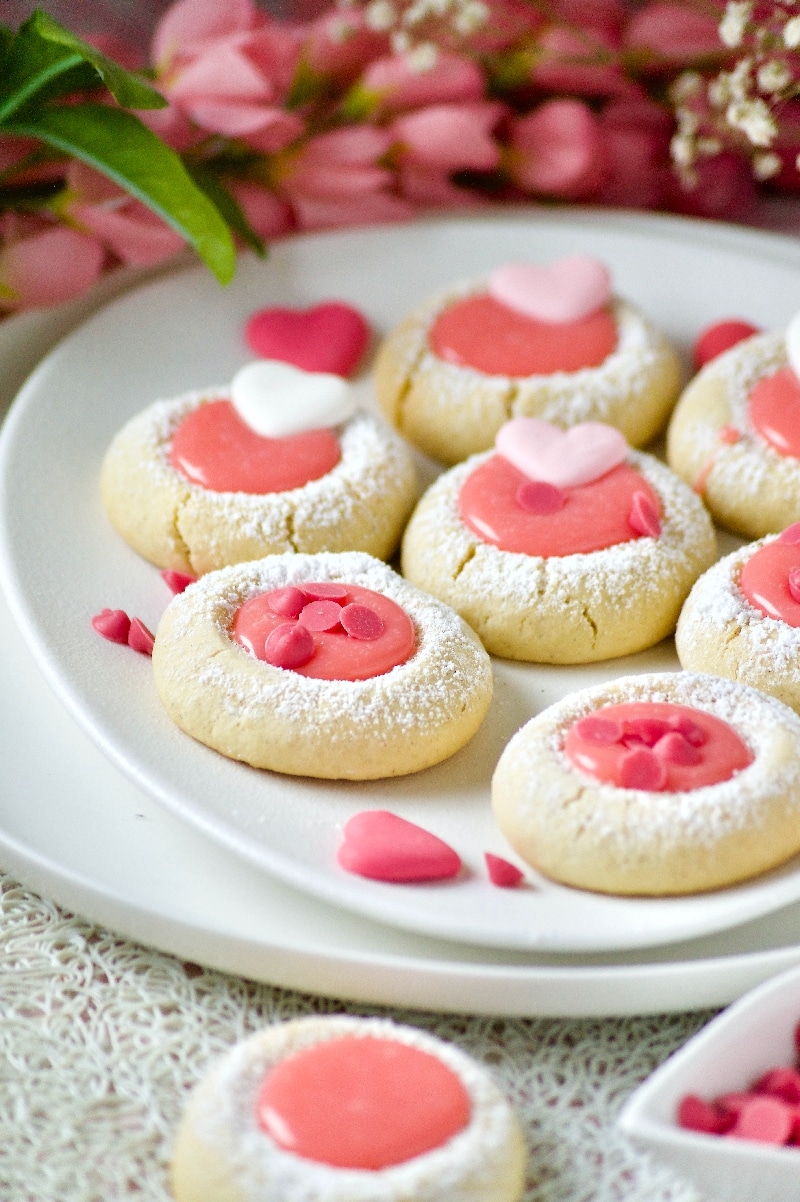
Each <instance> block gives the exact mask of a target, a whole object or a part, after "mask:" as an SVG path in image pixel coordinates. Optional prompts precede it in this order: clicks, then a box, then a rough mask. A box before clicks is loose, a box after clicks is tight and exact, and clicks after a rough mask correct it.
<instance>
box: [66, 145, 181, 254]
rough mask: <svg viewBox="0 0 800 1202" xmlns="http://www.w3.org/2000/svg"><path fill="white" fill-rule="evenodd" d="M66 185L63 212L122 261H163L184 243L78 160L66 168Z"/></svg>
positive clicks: (153, 214) (175, 252) (120, 190)
mask: <svg viewBox="0 0 800 1202" xmlns="http://www.w3.org/2000/svg"><path fill="white" fill-rule="evenodd" d="M67 188H68V192H67V199H66V200H65V201H62V202H61V209H62V212H63V213H64V215H65V216H66V217H68V219H69V220H70V221H71V222H72V224H73V225H75V226H77V227H78V228H79V229H81V230H83V231H85V232H88V233H91V234H93V235H94V236H95V238H96V239H98V240H99V241H100V242H102V244H103V245H104V246H105V247H106V248H107V249H108V250H110V251H111V252H112V253H113V254H114V255H115V256H116V258H118V259H119V260H121V262H123V263H130V264H131V265H133V266H136V267H145V266H150V265H152V264H155V263H161V262H163V261H164V260H165V259H169V258H171V257H172V256H173V255H174V254H177V252H178V251H179V250H181V248H182V247H183V246H184V241H183V239H182V238H181V236H180V234H178V233H176V232H175V230H173V229H172V228H171V227H170V226H168V225H166V224H165V222H164V221H162V220H161V218H160V217H157V216H156V214H155V213H153V212H151V210H150V209H148V208H146V207H145V205H143V204H142V203H141V202H140V201H138V200H134V199H132V197H130V196H129V195H128V194H127V193H126V192H123V191H122V189H121V188H118V187H117V185H116V184H113V183H111V181H110V180H108V179H106V177H105V176H103V175H100V174H99V173H98V172H96V171H93V170H92V169H91V168H90V167H86V166H84V164H82V163H80V162H78V161H77V160H76V161H73V162H72V163H71V164H70V167H69V170H68V171H67Z"/></svg>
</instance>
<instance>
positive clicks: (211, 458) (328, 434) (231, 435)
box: [170, 401, 341, 494]
mask: <svg viewBox="0 0 800 1202" xmlns="http://www.w3.org/2000/svg"><path fill="white" fill-rule="evenodd" d="M340 458H341V448H340V446H339V440H338V439H337V437H336V435H335V434H334V433H333V431H332V430H327V429H320V430H306V431H304V432H303V433H302V434H292V435H290V436H288V437H287V438H264V437H262V435H260V434H256V433H255V431H254V430H251V429H250V427H249V426H248V425H246V424H245V422H243V421H242V419H241V418H240V417H239V415H238V413H237V412H236V410H235V409H234V407H233V405H232V404H231V403H230V401H210V402H209V403H208V404H206V405H200V406H199V407H198V408H197V409H193V410H192V411H191V413H189V414H188V415H187V416H186V417H185V418H184V419H183V421H182V422H181V424H180V426H179V427H178V429H177V430H176V431H175V434H174V435H173V438H172V446H171V448H170V462H171V463H172V466H173V467H174V468H175V469H176V471H178V472H180V473H181V475H182V476H184V477H185V478H186V479H187V480H189V481H191V483H192V484H199V485H201V486H202V487H203V488H207V489H209V490H211V491H212V492H244V493H254V494H261V493H274V492H287V491H288V490H289V489H292V488H302V487H303V485H304V484H308V483H309V482H310V481H311V480H318V479H319V478H320V476H325V475H327V473H328V472H330V471H331V470H332V469H333V468H334V467H335V466H336V464H337V463H338V462H339V459H340Z"/></svg>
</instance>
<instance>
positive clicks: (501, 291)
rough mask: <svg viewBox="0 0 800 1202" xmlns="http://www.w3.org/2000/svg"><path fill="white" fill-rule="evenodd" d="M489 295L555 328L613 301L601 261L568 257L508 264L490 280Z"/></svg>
mask: <svg viewBox="0 0 800 1202" xmlns="http://www.w3.org/2000/svg"><path fill="white" fill-rule="evenodd" d="M489 294H490V295H491V296H493V297H494V299H495V300H497V301H500V303H501V304H502V305H506V306H507V307H508V308H509V309H514V310H515V311H516V312H517V313H523V314H524V315H525V316H526V317H532V318H533V319H534V320H536V321H546V322H550V323H551V324H554V325H561V324H563V323H566V322H572V321H580V320H581V318H582V317H588V316H589V314H590V313H596V312H597V310H598V309H601V308H602V307H603V305H606V304H608V302H609V300H610V299H611V276H610V274H609V271H608V268H607V267H606V266H605V264H604V263H601V262H600V260H599V259H593V258H591V257H590V256H589V255H569V256H568V257H567V258H565V259H559V260H558V261H557V262H556V263H549V264H547V265H545V266H541V265H539V264H537V263H508V264H506V265H505V266H504V267H498V269H497V270H496V271H493V272H492V274H491V276H490V277H489Z"/></svg>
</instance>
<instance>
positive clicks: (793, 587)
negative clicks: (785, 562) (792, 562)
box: [786, 568, 800, 602]
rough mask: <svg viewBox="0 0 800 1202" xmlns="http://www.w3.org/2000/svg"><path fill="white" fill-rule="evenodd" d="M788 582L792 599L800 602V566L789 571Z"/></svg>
mask: <svg viewBox="0 0 800 1202" xmlns="http://www.w3.org/2000/svg"><path fill="white" fill-rule="evenodd" d="M786 583H787V585H788V586H789V592H790V593H791V595H792V600H793V601H798V602H800V568H795V569H794V571H792V572H790V573H789V575H788V577H787V579H786Z"/></svg>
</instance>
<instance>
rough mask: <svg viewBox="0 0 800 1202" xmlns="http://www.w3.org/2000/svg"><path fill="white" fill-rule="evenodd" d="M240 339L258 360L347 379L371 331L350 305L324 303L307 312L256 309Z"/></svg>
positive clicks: (303, 310) (339, 302)
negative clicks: (276, 360) (276, 361)
mask: <svg viewBox="0 0 800 1202" xmlns="http://www.w3.org/2000/svg"><path fill="white" fill-rule="evenodd" d="M244 336H245V341H246V342H247V345H248V346H249V348H250V350H251V351H253V353H254V354H256V355H260V356H261V358H262V359H279V360H280V361H281V362H283V363H291V364H293V365H294V366H295V367H300V368H302V369H303V371H314V372H330V373H331V374H332V375H335V376H350V375H352V373H353V372H354V371H355V369H356V368H357V367H358V364H359V362H360V361H361V358H362V356H363V354H364V351H365V350H366V349H367V344H368V343H369V339H370V327H369V325H368V324H367V321H366V319H365V318H364V317H363V316H362V314H361V313H359V311H358V309H354V308H353V307H352V305H346V304H344V303H343V302H342V301H325V302H323V303H322V304H320V305H315V306H314V307H313V308H310V309H284V308H270V309H260V310H259V311H258V312H257V313H254V314H253V315H252V317H250V318H249V320H248V321H247V324H246V325H245V330H244Z"/></svg>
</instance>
